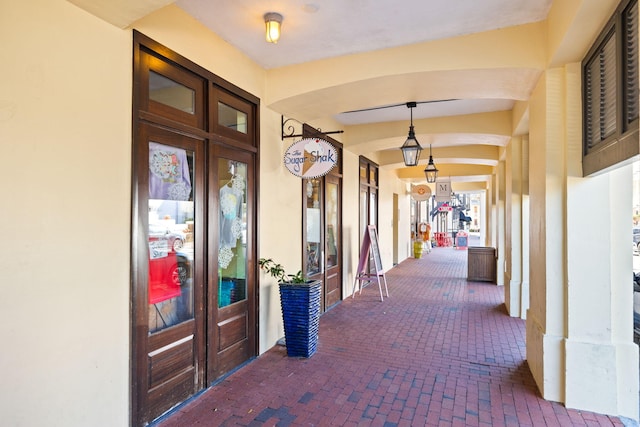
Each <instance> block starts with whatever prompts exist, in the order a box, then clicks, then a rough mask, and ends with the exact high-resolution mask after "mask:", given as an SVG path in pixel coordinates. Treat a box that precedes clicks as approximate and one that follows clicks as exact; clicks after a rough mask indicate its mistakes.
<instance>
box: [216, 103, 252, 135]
mask: <svg viewBox="0 0 640 427" xmlns="http://www.w3.org/2000/svg"><path fill="white" fill-rule="evenodd" d="M218 124H219V125H221V126H224V127H228V128H231V129H233V130H237V131H238V132H242V133H247V114H246V113H243V112H242V111H239V110H236V109H235V108H233V107H230V106H228V105H227V104H223V103H222V102H218Z"/></svg>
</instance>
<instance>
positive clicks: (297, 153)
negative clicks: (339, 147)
mask: <svg viewBox="0 0 640 427" xmlns="http://www.w3.org/2000/svg"><path fill="white" fill-rule="evenodd" d="M336 164H338V152H337V151H336V149H335V147H334V146H333V145H331V144H329V143H328V142H327V141H325V140H324V139H319V138H305V139H301V140H300V141H298V142H294V143H293V144H291V146H290V147H289V148H287V151H286V152H285V153H284V166H285V167H286V168H287V169H288V170H289V172H291V173H292V174H294V175H295V176H297V177H300V178H317V177H319V176H323V175H326V174H327V173H329V171H330V170H331V169H333V167H334V166H335V165H336Z"/></svg>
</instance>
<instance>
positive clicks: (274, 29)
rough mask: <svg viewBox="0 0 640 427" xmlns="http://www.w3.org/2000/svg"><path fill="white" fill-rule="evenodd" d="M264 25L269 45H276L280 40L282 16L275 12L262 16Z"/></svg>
mask: <svg viewBox="0 0 640 427" xmlns="http://www.w3.org/2000/svg"><path fill="white" fill-rule="evenodd" d="M264 23H265V26H266V30H267V31H266V38H267V41H268V42H269V43H274V44H275V43H278V40H279V39H280V29H281V27H282V15H280V14H279V13H275V12H269V13H265V14H264Z"/></svg>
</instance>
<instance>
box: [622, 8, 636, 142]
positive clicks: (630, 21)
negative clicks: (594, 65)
mask: <svg viewBox="0 0 640 427" xmlns="http://www.w3.org/2000/svg"><path fill="white" fill-rule="evenodd" d="M622 19H623V20H624V30H625V38H624V97H625V99H624V104H625V130H627V129H626V125H628V124H629V123H631V122H632V121H634V120H636V119H637V118H638V3H637V1H634V2H633V3H632V4H630V5H629V6H628V7H627V9H625V11H624V13H623V17H622Z"/></svg>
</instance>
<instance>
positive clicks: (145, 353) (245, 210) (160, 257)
mask: <svg viewBox="0 0 640 427" xmlns="http://www.w3.org/2000/svg"><path fill="white" fill-rule="evenodd" d="M134 39H135V43H134V88H135V90H134V121H133V125H134V129H135V136H134V150H133V168H134V171H133V188H132V191H133V198H132V202H133V206H132V272H133V273H132V287H131V289H132V290H131V308H132V311H131V319H132V325H131V336H132V355H131V361H132V371H131V372H132V375H131V377H132V378H131V380H132V383H131V402H132V422H131V424H132V425H135V426H142V425H147V424H149V423H150V422H152V421H153V420H154V419H156V418H158V417H159V416H160V415H162V414H163V413H165V412H166V411H168V410H170V409H171V408H173V407H175V406H176V405H178V404H180V403H182V402H184V401H185V400H186V399H188V398H189V397H190V396H193V395H194V394H196V393H198V392H199V391H200V390H203V389H204V388H206V387H207V386H208V385H209V384H211V383H212V382H213V381H215V380H216V379H219V378H220V377H222V376H223V375H225V374H226V373H228V372H230V371H231V370H233V369H234V368H235V367H237V366H239V365H241V364H242V363H244V362H246V361H247V360H249V359H250V358H252V357H255V355H256V352H257V328H258V324H257V320H256V319H257V306H258V304H257V289H256V270H257V265H256V257H255V253H256V244H255V241H256V236H255V230H256V214H257V212H256V194H257V190H256V188H255V187H256V175H257V172H256V168H257V165H256V155H257V151H258V148H257V140H256V134H257V132H256V130H255V129H256V128H257V123H256V110H257V102H258V101H257V99H256V98H254V97H251V96H250V95H248V94H246V93H245V92H243V91H241V90H240V89H238V88H235V87H233V86H231V85H229V84H228V83H225V82H224V81H222V80H221V79H219V78H217V77H215V76H213V75H209V74H208V73H206V72H205V71H203V70H202V69H201V68H199V67H197V66H195V65H194V64H192V63H190V62H189V61H188V60H186V59H184V58H182V57H180V56H179V55H177V54H175V53H173V52H171V51H169V50H168V49H166V48H163V47H162V46H160V45H158V44H157V43H155V42H153V41H152V40H150V39H148V38H146V37H145V36H143V35H141V34H139V33H137V32H136V33H135V37H134ZM160 51H161V52H162V55H161V54H159V53H158V52H160ZM165 55H166V56H165Z"/></svg>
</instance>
